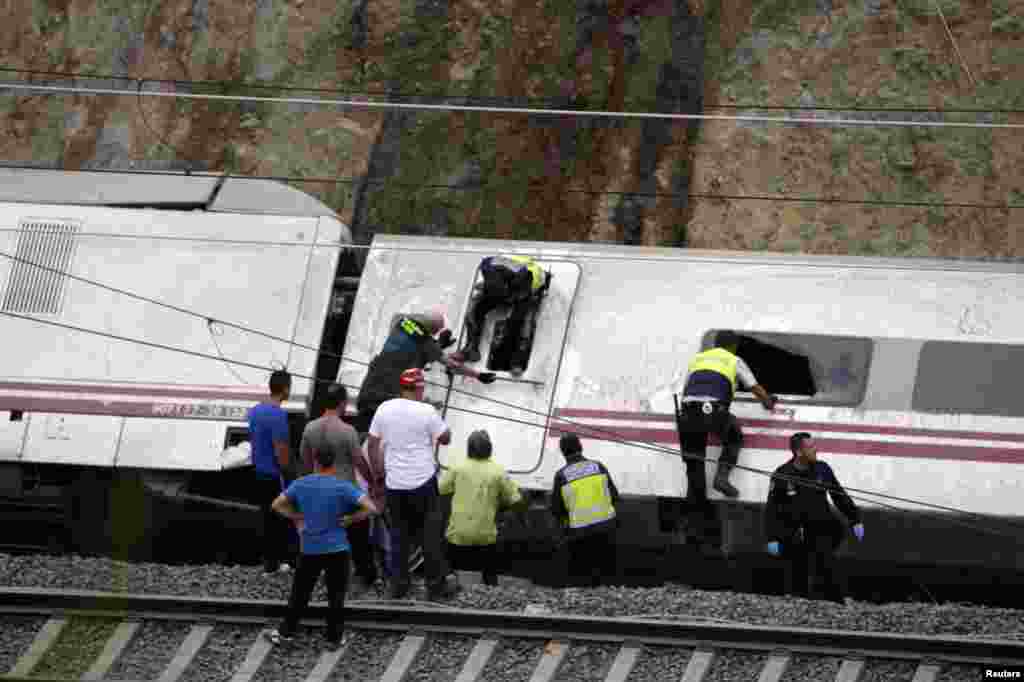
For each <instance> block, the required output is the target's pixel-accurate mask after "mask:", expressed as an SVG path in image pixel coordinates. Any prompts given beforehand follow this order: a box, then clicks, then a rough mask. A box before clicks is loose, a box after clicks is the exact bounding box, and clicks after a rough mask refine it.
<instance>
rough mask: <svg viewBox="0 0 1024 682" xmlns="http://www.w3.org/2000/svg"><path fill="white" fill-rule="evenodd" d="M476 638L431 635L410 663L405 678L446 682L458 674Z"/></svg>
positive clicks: (417, 680) (428, 681)
mask: <svg viewBox="0 0 1024 682" xmlns="http://www.w3.org/2000/svg"><path fill="white" fill-rule="evenodd" d="M475 645H476V639H475V638H473V637H461V636H457V635H431V636H430V637H429V638H428V639H427V641H426V642H425V643H424V645H423V649H421V650H420V655H419V656H417V657H416V661H415V662H414V663H413V664H412V668H411V669H410V670H409V674H408V675H406V677H405V679H406V680H410V681H412V680H415V682H446V681H447V680H454V679H455V678H456V677H458V676H459V672H460V671H461V670H462V666H463V665H465V663H466V659H467V658H469V654H470V653H471V652H472V651H473V647H474V646H475Z"/></svg>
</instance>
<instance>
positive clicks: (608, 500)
mask: <svg viewBox="0 0 1024 682" xmlns="http://www.w3.org/2000/svg"><path fill="white" fill-rule="evenodd" d="M558 445H559V448H560V449H561V450H562V456H563V457H565V461H566V464H565V466H564V467H562V468H561V469H559V470H558V473H556V474H555V482H554V486H553V488H552V491H551V513H552V515H553V516H554V517H555V519H557V520H558V521H559V523H560V524H561V526H562V528H563V529H564V530H565V533H566V535H565V539H566V540H567V543H566V545H567V549H568V552H569V562H568V574H569V579H570V580H571V581H572V582H573V583H576V582H579V581H582V582H583V584H584V585H587V586H591V587H597V586H599V585H600V584H601V583H602V582H605V583H608V582H611V581H614V580H615V577H616V572H617V568H616V566H617V561H616V552H617V548H616V543H615V529H616V526H617V523H618V519H617V517H616V514H615V506H616V505H617V504H618V502H619V491H618V489H616V487H615V483H614V481H612V477H611V474H609V473H608V469H606V468H605V466H604V464H602V463H601V462H598V461H596V460H591V459H586V458H584V457H583V445H582V444H581V443H580V439H579V436H577V435H576V434H574V433H567V434H565V435H563V436H562V438H561V439H560V440H559V443H558Z"/></svg>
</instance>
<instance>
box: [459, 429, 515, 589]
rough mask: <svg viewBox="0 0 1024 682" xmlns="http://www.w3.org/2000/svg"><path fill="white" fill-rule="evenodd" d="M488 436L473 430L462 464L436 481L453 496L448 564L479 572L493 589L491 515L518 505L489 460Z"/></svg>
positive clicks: (495, 574) (506, 481)
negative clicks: (439, 480) (439, 481)
mask: <svg viewBox="0 0 1024 682" xmlns="http://www.w3.org/2000/svg"><path fill="white" fill-rule="evenodd" d="M491 452H492V447H491V437H490V435H488V433H487V432H486V431H483V430H480V431H474V432H473V433H471V434H469V439H468V440H467V441H466V455H467V458H466V460H465V461H462V462H459V463H458V464H456V465H455V466H452V467H449V468H448V470H447V471H445V472H444V475H442V476H441V484H440V486H439V489H440V493H441V494H442V495H453V496H454V497H453V498H452V511H451V515H450V517H449V519H448V532H447V534H446V538H447V540H448V560H449V561H450V562H451V563H452V564H453V565H454V566H456V567H457V568H460V569H472V570H479V571H480V572H481V574H482V577H483V582H484V585H490V586H496V585H497V584H498V527H497V525H496V524H495V522H494V520H495V516H496V515H497V513H498V511H499V510H500V509H507V508H509V507H511V506H513V505H515V504H518V503H519V502H521V501H522V499H523V496H522V494H521V493H520V492H519V487H518V486H517V485H516V484H515V482H514V481H513V480H512V479H511V478H509V476H508V473H507V472H506V471H505V467H503V466H501V465H500V464H498V463H497V462H495V461H494V460H493V459H491Z"/></svg>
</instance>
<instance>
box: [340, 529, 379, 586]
mask: <svg viewBox="0 0 1024 682" xmlns="http://www.w3.org/2000/svg"><path fill="white" fill-rule="evenodd" d="M345 534H346V535H348V542H349V544H350V545H352V563H353V565H354V567H355V574H356V576H357V577H358V578H359V579H360V580H362V581H363V583H364V584H366V585H370V584H372V583H373V581H375V580H376V579H377V564H376V562H374V560H373V548H372V547H371V546H370V520H369V519H367V520H366V521H363V522H362V523H358V524H356V525H354V526H349V527H348V528H346V529H345Z"/></svg>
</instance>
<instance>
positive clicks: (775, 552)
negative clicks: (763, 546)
mask: <svg viewBox="0 0 1024 682" xmlns="http://www.w3.org/2000/svg"><path fill="white" fill-rule="evenodd" d="M780 551H781V550H780V549H779V543H777V542H769V543H768V553H769V554H771V555H772V556H779V553H780Z"/></svg>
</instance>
